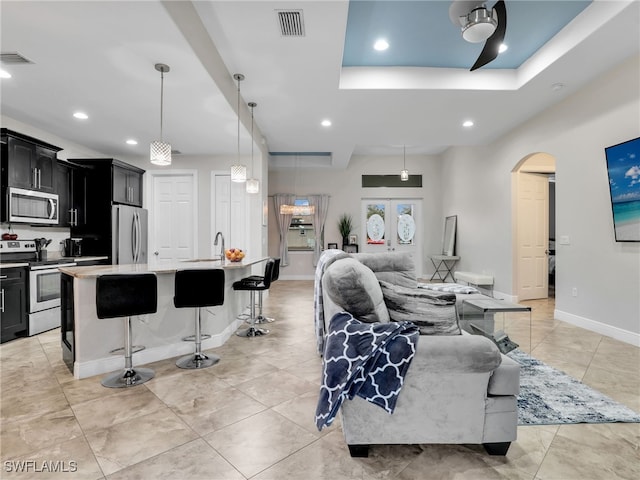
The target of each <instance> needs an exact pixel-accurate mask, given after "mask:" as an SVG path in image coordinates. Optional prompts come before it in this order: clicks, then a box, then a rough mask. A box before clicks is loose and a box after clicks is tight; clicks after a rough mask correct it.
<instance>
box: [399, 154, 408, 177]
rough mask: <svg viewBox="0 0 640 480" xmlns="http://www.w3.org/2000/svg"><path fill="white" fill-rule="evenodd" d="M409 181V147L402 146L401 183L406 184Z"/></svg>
mask: <svg viewBox="0 0 640 480" xmlns="http://www.w3.org/2000/svg"><path fill="white" fill-rule="evenodd" d="M408 180H409V170H407V147H406V145H403V146H402V170H401V171H400V181H401V182H406V181H408Z"/></svg>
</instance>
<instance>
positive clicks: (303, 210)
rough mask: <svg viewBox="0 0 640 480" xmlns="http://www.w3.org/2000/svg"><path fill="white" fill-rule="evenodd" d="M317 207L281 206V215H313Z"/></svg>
mask: <svg viewBox="0 0 640 480" xmlns="http://www.w3.org/2000/svg"><path fill="white" fill-rule="evenodd" d="M315 211H316V207H315V206H313V205H281V206H280V215H293V216H295V217H298V216H300V217H301V216H303V215H313V214H314V213H315Z"/></svg>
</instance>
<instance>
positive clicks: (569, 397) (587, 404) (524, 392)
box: [507, 349, 640, 425]
mask: <svg viewBox="0 0 640 480" xmlns="http://www.w3.org/2000/svg"><path fill="white" fill-rule="evenodd" d="M507 355H508V356H509V357H511V358H512V359H513V360H515V361H516V362H518V363H519V364H520V365H521V368H520V394H519V395H518V425H560V424H568V423H615V422H628V423H639V422H640V415H639V414H638V413H637V412H634V411H633V410H631V409H630V408H629V407H626V406H624V405H622V404H621V403H618V402H616V401H615V400H612V399H611V398H609V397H607V396H606V395H603V394H602V393H600V392H598V391H597V390H594V389H593V388H591V387H589V386H587V385H585V384H584V383H582V382H580V381H579V380H576V379H575V378H573V377H571V376H569V375H567V374H566V373H564V372H561V371H560V370H556V369H555V368H553V367H550V366H549V365H546V364H545V363H543V362H541V361H540V360H537V359H535V358H532V357H530V356H529V355H527V354H526V353H524V352H522V351H521V350H519V349H516V350H513V351H511V352H509V353H508V354H507Z"/></svg>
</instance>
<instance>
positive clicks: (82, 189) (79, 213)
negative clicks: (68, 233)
mask: <svg viewBox="0 0 640 480" xmlns="http://www.w3.org/2000/svg"><path fill="white" fill-rule="evenodd" d="M57 168H58V173H57V189H58V198H59V203H58V205H59V209H60V213H59V216H58V225H59V226H60V227H71V228H72V229H73V228H74V227H82V226H84V224H85V223H86V214H87V175H86V169H85V167H81V166H79V165H74V164H72V163H69V162H64V161H58V165H57Z"/></svg>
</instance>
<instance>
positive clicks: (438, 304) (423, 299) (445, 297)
mask: <svg viewBox="0 0 640 480" xmlns="http://www.w3.org/2000/svg"><path fill="white" fill-rule="evenodd" d="M380 287H381V288H382V295H383V297H384V302H385V304H386V306H387V310H388V311H389V317H390V318H391V321H393V322H403V321H409V322H413V323H415V324H416V325H418V327H419V328H420V335H460V334H461V333H462V332H461V331H460V325H459V324H458V315H457V312H456V296H455V295H454V294H451V293H440V292H433V291H429V290H424V289H421V288H407V287H403V286H400V285H394V284H392V283H388V282H384V281H380Z"/></svg>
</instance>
